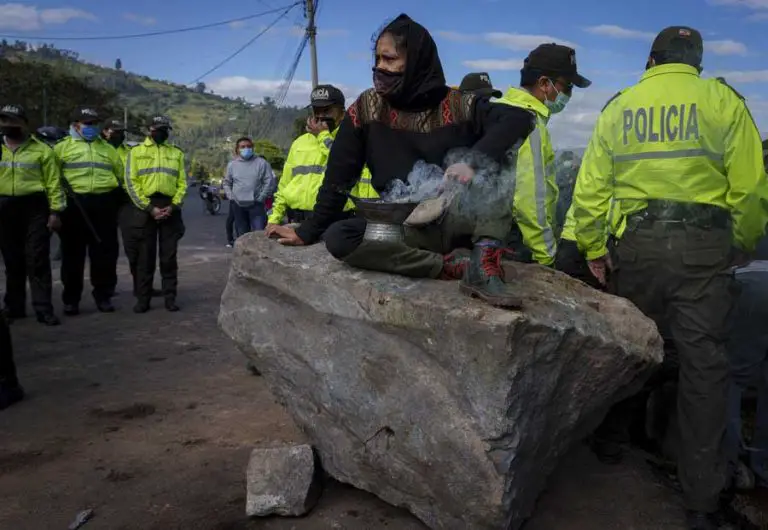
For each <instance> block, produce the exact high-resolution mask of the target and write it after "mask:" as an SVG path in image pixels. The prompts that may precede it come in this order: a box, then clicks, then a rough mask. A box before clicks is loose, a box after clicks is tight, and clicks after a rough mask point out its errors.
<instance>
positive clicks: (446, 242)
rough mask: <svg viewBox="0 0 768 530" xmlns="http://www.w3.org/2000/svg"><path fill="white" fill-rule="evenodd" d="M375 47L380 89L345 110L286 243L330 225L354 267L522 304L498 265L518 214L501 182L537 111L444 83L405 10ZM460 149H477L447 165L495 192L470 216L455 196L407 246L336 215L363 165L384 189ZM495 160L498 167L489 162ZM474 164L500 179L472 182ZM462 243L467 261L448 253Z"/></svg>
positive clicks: (283, 231)
mask: <svg viewBox="0 0 768 530" xmlns="http://www.w3.org/2000/svg"><path fill="white" fill-rule="evenodd" d="M375 55H376V59H375V60H376V64H375V68H374V70H373V71H374V86H375V88H374V89H369V90H367V91H365V92H364V93H363V94H362V95H361V96H360V97H359V98H358V99H357V101H356V102H355V103H354V104H353V105H352V106H351V107H350V108H349V109H348V111H347V113H346V115H345V116H344V119H343V121H342V123H341V126H340V128H339V132H338V134H337V136H336V140H335V142H334V145H333V149H332V150H331V154H330V158H329V161H328V167H327V170H326V176H325V180H324V182H323V185H322V187H321V188H320V191H319V193H318V197H317V203H316V204H315V208H314V212H313V217H312V218H311V219H309V220H308V221H305V222H304V223H302V225H301V226H300V227H299V228H298V229H297V230H295V231H294V230H292V229H290V228H288V227H278V229H277V231H276V234H277V235H278V236H279V237H280V238H281V239H280V242H281V243H283V244H288V245H307V244H312V243H315V242H317V241H318V239H319V238H320V236H321V235H323V234H324V233H325V241H326V245H327V247H328V250H329V252H331V254H332V255H334V256H335V257H336V258H338V259H341V260H343V261H345V262H347V263H348V264H350V265H352V266H355V267H359V268H363V269H369V270H377V271H382V272H389V273H396V274H402V275H405V276H411V277H420V278H441V279H446V280H457V279H462V287H463V289H462V290H464V291H465V292H468V293H469V294H472V295H475V296H478V297H480V298H482V299H484V300H486V301H488V302H489V303H492V304H494V305H499V306H512V305H516V304H518V303H519V302H518V301H517V299H516V297H515V296H514V295H512V294H511V293H510V292H509V290H508V289H507V288H506V286H505V283H504V277H503V269H502V267H501V258H502V255H503V253H504V249H505V239H506V238H507V235H508V233H509V231H510V227H511V226H512V222H513V220H512V208H511V205H510V203H511V198H510V197H509V196H506V197H504V196H500V193H499V190H500V189H502V190H503V185H501V183H500V182H498V181H500V180H501V179H500V178H499V176H500V175H503V174H504V172H502V171H501V170H500V169H501V168H502V167H503V166H504V165H505V164H507V163H508V151H509V150H511V149H513V148H514V147H516V146H517V147H519V146H520V145H522V143H523V142H524V141H525V139H526V138H527V137H528V135H529V134H531V132H532V131H533V130H534V128H535V126H536V118H535V117H534V116H533V114H531V113H530V112H529V111H528V110H525V109H522V108H519V107H515V106H512V105H500V104H493V103H491V102H490V101H489V100H488V99H485V98H477V97H475V96H474V95H472V94H462V93H461V92H459V91H457V90H454V89H451V88H450V87H448V86H446V84H445V77H444V75H443V68H442V65H441V63H440V59H439V57H438V53H437V46H436V45H435V42H434V40H433V39H432V37H431V36H430V34H429V33H428V32H427V30H426V29H424V28H423V27H422V26H421V25H419V24H418V23H416V22H414V21H413V20H412V19H410V18H409V17H408V16H406V15H400V16H399V17H397V18H396V19H395V20H394V21H393V22H391V23H390V24H389V25H387V26H386V27H385V28H384V29H383V30H382V32H381V33H380V35H379V37H378V39H377V42H376V54H375ZM461 148H464V149H469V151H470V152H469V155H471V156H467V157H465V159H464V160H462V161H461V162H463V163H456V164H450V167H449V168H448V170H446V172H445V173H446V176H447V177H450V178H453V179H456V180H458V181H459V182H464V183H468V189H469V190H473V188H475V189H474V192H475V193H479V194H482V193H483V190H484V189H489V197H488V199H489V200H487V201H484V202H483V208H482V209H481V212H478V215H477V216H476V217H475V218H474V219H463V218H461V217H460V216H457V215H453V214H454V213H455V212H454V210H455V207H454V204H455V203H456V202H457V201H454V202H453V203H451V207H450V208H449V211H448V212H447V214H446V215H444V216H443V217H442V219H441V220H440V221H439V222H437V223H433V224H432V225H428V226H426V227H423V228H421V229H408V230H407V231H406V242H407V245H406V244H400V243H392V244H380V243H371V242H369V241H364V240H363V234H364V232H365V227H366V221H365V219H362V218H360V217H356V218H353V219H349V220H345V221H339V222H336V223H334V224H332V223H333V221H334V220H335V219H334V217H335V216H336V215H338V213H339V212H340V211H341V210H342V209H343V208H344V205H345V203H346V201H347V198H348V197H347V194H348V193H349V191H350V190H351V189H352V187H353V186H354V184H355V182H356V181H357V178H358V176H359V175H360V171H361V170H362V168H363V167H364V166H365V165H366V164H367V166H368V167H369V168H370V170H371V173H372V175H373V177H372V179H373V187H374V188H375V189H376V190H377V191H378V192H379V193H381V192H383V191H386V190H387V189H388V188H389V187H390V186H391V183H392V182H393V181H394V180H395V179H404V178H405V176H406V175H408V174H409V173H410V172H411V170H412V169H413V167H414V165H415V164H416V162H418V161H420V160H421V161H424V162H426V163H427V164H434V165H440V166H443V164H444V163H446V161H448V162H450V157H448V160H446V157H447V155H449V154H450V153H451V152H453V151H454V150H456V149H461ZM494 166H495V171H489V168H490V169H491V170H492V169H494ZM478 172H482V173H484V174H488V175H492V176H494V177H496V182H493V178H491V179H483V182H482V183H480V184H478V183H477V182H475V181H473V177H475V175H476V174H477V173H478ZM506 174H507V176H509V172H507V173H506ZM489 183H490V184H491V185H490V186H489V185H488V184H489ZM475 184H478V185H475ZM470 195H471V194H470ZM492 199H496V200H492ZM461 246H467V247H472V248H473V250H472V254H471V258H470V259H469V260H467V259H466V258H460V257H458V256H457V255H456V254H454V253H452V251H453V250H454V249H456V248H459V247H461ZM465 271H466V273H467V274H465Z"/></svg>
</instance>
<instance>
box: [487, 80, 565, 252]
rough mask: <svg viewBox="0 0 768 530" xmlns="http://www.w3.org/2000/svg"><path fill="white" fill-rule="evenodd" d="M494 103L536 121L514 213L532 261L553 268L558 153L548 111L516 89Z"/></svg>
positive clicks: (524, 150) (521, 160) (521, 154)
mask: <svg viewBox="0 0 768 530" xmlns="http://www.w3.org/2000/svg"><path fill="white" fill-rule="evenodd" d="M495 103H503V104H505V105H511V106H513V107H519V108H521V109H526V110H528V111H529V112H531V113H532V114H533V115H534V116H535V117H536V128H535V129H534V130H533V132H532V133H531V134H530V135H529V136H528V138H527V139H526V140H525V142H524V143H523V145H522V146H520V149H519V151H518V154H517V166H516V169H515V178H516V182H515V197H514V206H513V211H514V216H515V221H516V222H517V224H518V226H519V227H520V232H521V233H522V234H523V242H524V243H525V246H527V247H528V248H529V249H530V250H531V253H532V254H533V258H534V259H535V260H536V261H537V262H539V263H541V264H542V265H551V264H553V263H554V261H555V254H556V253H557V242H556V240H555V232H554V230H553V229H552V227H553V226H554V219H555V211H556V208H557V196H558V193H559V190H558V187H557V178H556V170H555V151H554V149H553V148H552V142H551V140H550V136H549V131H548V130H547V121H548V120H549V114H550V113H549V109H548V108H547V106H546V105H544V103H542V102H541V101H539V100H538V99H536V98H535V97H533V96H532V95H531V94H530V93H529V92H528V91H526V90H524V89H521V88H514V87H513V88H510V89H509V90H507V93H506V94H504V96H503V97H502V98H500V99H497V100H495Z"/></svg>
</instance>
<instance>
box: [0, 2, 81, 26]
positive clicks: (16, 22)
mask: <svg viewBox="0 0 768 530" xmlns="http://www.w3.org/2000/svg"><path fill="white" fill-rule="evenodd" d="M75 19H81V20H91V21H95V20H96V17H95V16H94V15H93V14H91V13H88V12H87V11H83V10H81V9H73V8H69V7H63V8H56V9H38V8H37V7H36V6H28V5H24V4H17V3H10V4H0V28H2V29H13V30H18V31H32V30H36V29H40V28H41V27H43V26H44V25H53V24H66V23H67V22H69V21H70V20H75Z"/></svg>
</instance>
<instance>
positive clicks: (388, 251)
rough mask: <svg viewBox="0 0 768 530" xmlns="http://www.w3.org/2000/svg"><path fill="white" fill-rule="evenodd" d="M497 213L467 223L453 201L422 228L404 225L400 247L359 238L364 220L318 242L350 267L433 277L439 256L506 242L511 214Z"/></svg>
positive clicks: (342, 224) (338, 226)
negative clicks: (482, 243)
mask: <svg viewBox="0 0 768 530" xmlns="http://www.w3.org/2000/svg"><path fill="white" fill-rule="evenodd" d="M499 210H501V211H503V212H504V213H502V214H501V215H497V216H495V217H493V218H490V217H486V216H484V217H483V218H481V219H474V220H473V219H471V218H470V217H469V216H467V215H463V214H462V213H461V207H460V205H459V202H458V201H454V202H452V203H451V205H450V207H449V208H448V210H447V211H446V212H445V214H444V215H443V216H442V218H441V219H439V220H437V221H435V222H433V223H430V224H428V225H425V226H420V227H407V226H406V227H405V242H404V243H402V242H394V243H389V242H381V241H373V242H371V241H367V240H364V239H363V235H364V233H365V227H366V222H365V220H364V219H362V218H359V217H356V218H353V219H348V220H344V221H338V222H336V223H334V224H333V225H331V226H330V228H328V230H326V232H325V237H324V239H325V243H326V246H327V247H328V251H329V252H330V253H331V254H332V255H333V256H334V257H335V258H337V259H340V260H343V261H344V262H346V263H348V264H349V265H351V266H353V267H356V268H359V269H367V270H374V271H380V272H388V273H392V274H399V275H401V276H410V277H412V278H437V277H439V276H440V273H441V271H442V269H443V255H445V254H448V253H450V252H452V251H453V250H455V249H457V248H471V247H472V244H473V243H474V242H476V241H478V240H480V239H484V238H489V239H496V240H498V241H501V242H503V243H505V242H506V241H507V239H508V238H509V234H510V229H511V227H512V223H513V220H512V210H511V207H508V206H506V207H504V208H502V209H498V208H497V209H496V211H499Z"/></svg>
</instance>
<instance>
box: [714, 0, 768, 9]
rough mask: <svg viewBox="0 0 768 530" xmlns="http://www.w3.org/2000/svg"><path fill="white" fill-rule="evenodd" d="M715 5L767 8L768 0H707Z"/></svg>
mask: <svg viewBox="0 0 768 530" xmlns="http://www.w3.org/2000/svg"><path fill="white" fill-rule="evenodd" d="M709 3H710V4H712V5H716V6H718V5H719V6H735V7H745V8H747V9H768V0H709Z"/></svg>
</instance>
